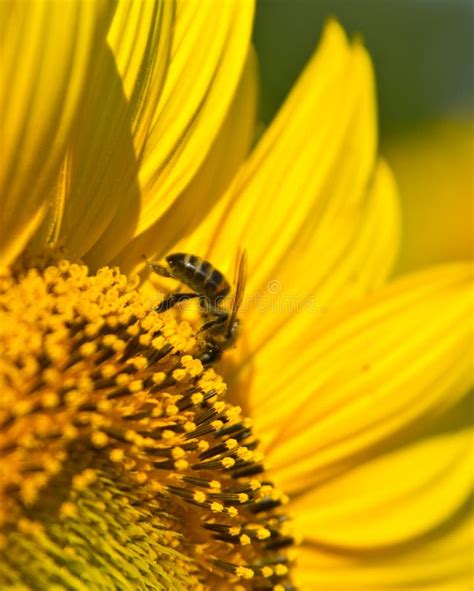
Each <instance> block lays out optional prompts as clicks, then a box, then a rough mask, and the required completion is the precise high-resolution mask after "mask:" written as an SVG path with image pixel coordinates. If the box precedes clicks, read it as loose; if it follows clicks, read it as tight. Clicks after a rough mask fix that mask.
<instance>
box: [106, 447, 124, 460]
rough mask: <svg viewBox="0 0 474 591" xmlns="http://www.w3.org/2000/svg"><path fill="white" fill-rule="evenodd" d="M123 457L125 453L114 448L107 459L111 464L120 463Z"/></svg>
mask: <svg viewBox="0 0 474 591" xmlns="http://www.w3.org/2000/svg"><path fill="white" fill-rule="evenodd" d="M124 455H125V452H124V451H123V449H120V448H115V449H113V450H111V452H110V453H109V458H110V461H111V462H121V461H122V460H123V458H124Z"/></svg>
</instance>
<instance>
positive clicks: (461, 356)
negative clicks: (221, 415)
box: [249, 264, 474, 491]
mask: <svg viewBox="0 0 474 591" xmlns="http://www.w3.org/2000/svg"><path fill="white" fill-rule="evenodd" d="M473 303H474V298H473V293H472V268H471V266H470V265H467V264H466V265H462V264H459V265H450V266H446V267H442V268H440V269H435V270H431V271H426V272H423V273H418V274H415V275H413V276H410V277H408V278H405V279H403V280H400V281H397V282H396V283H394V284H393V285H392V286H390V287H388V288H386V289H384V290H381V291H380V292H379V293H376V294H374V295H373V296H372V297H371V298H365V299H363V300H361V301H360V302H358V303H355V304H353V305H351V306H347V307H344V308H343V309H341V310H339V311H334V312H333V313H332V314H328V315H327V317H326V318H325V319H324V320H321V319H320V320H319V321H318V322H314V324H313V330H312V342H308V343H307V345H306V347H305V348H303V347H302V345H301V343H299V342H298V341H297V342H295V343H292V342H291V336H292V335H291V334H290V335H286V332H285V336H288V340H286V341H281V342H278V339H277V342H275V344H271V345H269V346H268V347H265V348H264V349H263V350H262V351H261V352H260V354H259V355H258V356H257V359H256V364H257V367H256V368H255V367H254V368H253V369H254V371H255V375H254V380H253V381H252V389H251V391H250V395H249V397H250V398H249V399H250V406H251V411H252V414H253V415H254V416H255V418H256V421H257V424H258V429H259V431H260V432H261V433H262V434H263V436H264V438H265V440H266V442H267V455H269V461H271V462H273V465H274V468H275V469H276V470H277V471H278V475H279V479H280V480H281V481H283V482H284V483H285V488H286V489H287V490H290V491H298V490H301V489H303V488H304V487H305V486H307V485H310V484H312V485H314V483H315V482H316V481H317V480H318V481H319V480H321V481H322V480H324V479H326V478H328V477H329V476H332V475H334V474H337V473H339V472H340V471H344V470H346V469H348V468H350V467H352V466H354V464H355V463H356V462H357V461H359V460H360V458H361V457H365V456H366V455H367V454H370V453H373V452H374V450H380V446H381V445H382V444H383V443H384V442H386V441H391V440H393V438H394V437H401V438H403V436H404V433H405V432H406V430H407V429H410V428H415V427H416V426H417V425H422V424H424V422H426V421H427V420H429V419H430V417H433V416H435V415H437V414H439V413H441V412H443V411H444V410H445V409H446V408H449V407H451V406H453V405H454V404H455V403H456V402H457V401H458V400H459V399H460V397H462V396H463V394H464V393H465V392H466V390H467V389H468V388H469V386H470V385H471V383H472V358H471V355H470V352H469V347H470V343H471V342H472V341H471V339H472V326H471V319H472V313H473ZM308 322H309V320H308ZM307 326H309V325H307ZM289 360H291V362H289ZM265 368H267V369H265Z"/></svg>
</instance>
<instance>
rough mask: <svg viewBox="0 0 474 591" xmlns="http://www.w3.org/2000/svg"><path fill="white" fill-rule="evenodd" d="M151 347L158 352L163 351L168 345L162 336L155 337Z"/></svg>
mask: <svg viewBox="0 0 474 591" xmlns="http://www.w3.org/2000/svg"><path fill="white" fill-rule="evenodd" d="M151 345H152V347H153V348H154V349H157V350H160V349H163V347H164V346H165V345H166V341H165V338H164V337H162V336H159V337H155V338H154V339H153V340H152V341H151Z"/></svg>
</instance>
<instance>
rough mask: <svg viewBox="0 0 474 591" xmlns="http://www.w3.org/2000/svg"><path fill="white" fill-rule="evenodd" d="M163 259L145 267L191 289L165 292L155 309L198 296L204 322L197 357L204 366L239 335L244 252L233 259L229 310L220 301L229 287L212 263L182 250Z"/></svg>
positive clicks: (244, 269) (245, 264)
mask: <svg viewBox="0 0 474 591" xmlns="http://www.w3.org/2000/svg"><path fill="white" fill-rule="evenodd" d="M165 261H166V263H167V265H160V264H159V263H148V266H149V268H150V269H151V270H152V271H153V272H154V273H157V274H158V275H161V276H163V277H171V278H173V279H176V280H178V281H180V282H181V283H184V284H185V285H186V286H187V287H188V288H190V289H191V290H192V291H190V292H175V293H171V294H169V295H168V296H167V297H165V299H164V300H163V301H162V302H161V303H160V304H158V306H156V308H155V310H156V311H157V312H164V311H166V310H169V309H170V308H172V307H173V306H174V305H175V304H177V303H179V302H184V301H186V300H190V299H193V298H197V299H199V305H200V307H201V310H202V313H203V317H204V319H205V322H204V324H203V325H202V326H201V328H200V329H199V332H200V333H202V334H203V335H204V338H203V343H202V347H201V351H200V352H199V354H198V357H199V359H200V360H201V361H202V363H203V364H204V365H209V364H211V363H214V362H215V361H218V360H219V359H220V358H221V356H222V353H223V352H224V351H225V350H226V349H229V348H230V347H232V346H233V345H234V344H235V342H236V340H237V337H238V334H239V327H240V321H239V319H238V318H237V313H238V311H239V308H240V305H241V304H242V299H243V295H244V290H245V280H246V273H247V256H246V252H245V251H242V252H241V253H240V254H239V256H238V257H237V259H236V266H235V278H234V282H235V293H234V297H233V300H232V306H231V309H230V312H228V311H227V310H225V309H224V308H223V307H222V302H223V300H224V298H225V297H227V296H228V295H229V293H230V291H231V287H230V285H229V283H228V281H227V280H226V278H225V277H224V275H223V274H222V273H221V272H220V271H219V270H218V269H216V268H215V267H214V266H213V265H212V263H210V262H209V261H206V260H204V259H202V258H201V257H198V256H196V255H194V254H186V253H182V252H177V253H173V254H170V255H168V256H167V257H165Z"/></svg>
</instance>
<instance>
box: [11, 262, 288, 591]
mask: <svg viewBox="0 0 474 591" xmlns="http://www.w3.org/2000/svg"><path fill="white" fill-rule="evenodd" d="M0 279H1V281H0V285H1V291H0V310H1V312H2V319H1V322H0V346H1V347H2V353H3V357H2V360H1V365H0V380H1V381H0V384H1V387H2V394H3V395H2V398H1V400H0V427H1V429H2V439H1V441H0V448H1V459H0V467H1V472H2V479H1V480H0V526H1V529H2V539H3V540H4V541H5V547H6V548H7V552H8V554H9V555H10V556H13V555H16V554H14V552H15V543H19V542H18V536H19V535H26V534H28V535H29V536H30V538H31V536H33V537H34V539H35V540H36V543H37V544H38V546H36V547H35V546H34V544H33V542H31V540H30V541H29V542H28V544H29V545H28V544H26V542H25V544H26V545H25V547H31V548H33V549H34V548H36V550H35V552H39V553H40V554H41V552H43V554H41V555H42V556H43V558H44V562H45V563H48V564H53V563H54V561H55V560H56V559H57V560H58V563H57V566H56V570H55V571H54V572H55V573H64V572H65V569H64V568H63V563H62V562H61V561H62V559H61V558H58V557H60V554H61V552H64V549H65V548H66V549H67V552H68V553H69V554H70V555H73V556H74V557H75V560H79V559H80V556H81V552H82V551H83V548H84V547H85V544H87V543H88V541H89V540H88V538H89V533H88V532H89V530H85V533H84V534H83V537H82V538H81V537H80V536H79V534H77V532H79V531H81V530H80V527H81V526H80V525H79V522H80V520H81V519H83V520H84V522H83V523H85V524H87V527H88V528H91V527H92V526H95V527H97V529H96V530H95V533H94V531H92V530H91V533H90V537H91V538H92V537H94V536H97V535H98V536H99V537H98V538H97V541H96V544H97V545H96V548H97V550H96V551H97V552H99V551H101V550H99V549H98V548H99V547H100V548H102V547H103V546H104V544H106V542H104V544H102V542H103V540H106V539H107V535H108V534H109V533H110V531H112V530H111V527H112V525H111V524H113V527H117V528H118V529H117V530H116V531H115V530H114V532H115V533H114V534H113V535H112V534H111V546H110V547H111V554H115V548H116V544H118V543H119V540H120V541H122V540H123V541H124V542H123V543H124V549H123V560H124V563H123V564H124V566H123V568H122V569H119V568H118V567H117V569H116V570H117V571H119V570H121V572H125V571H127V572H132V571H133V569H132V568H128V565H129V564H131V563H132V562H133V560H132V558H130V557H128V558H127V556H128V555H127V553H128V552H133V551H134V548H138V546H137V544H139V543H142V542H141V540H144V541H143V544H145V546H144V547H143V549H139V550H137V556H139V563H140V565H141V566H140V569H141V568H142V567H143V568H145V567H144V566H143V564H144V563H143V558H142V557H143V556H145V555H147V556H149V557H153V556H154V557H155V558H153V559H152V560H151V562H150V564H151V565H152V566H150V569H153V568H154V567H153V565H156V564H157V565H158V567H156V568H157V571H156V572H157V573H158V572H159V573H161V572H162V571H160V570H159V569H165V570H166V568H165V566H163V565H164V564H165V563H166V560H165V558H163V557H169V556H173V559H172V560H171V559H169V569H170V570H169V571H167V575H166V576H167V577H168V578H169V580H173V578H172V577H173V576H176V577H178V578H179V577H182V581H184V582H183V583H182V585H181V586H179V585H176V588H186V585H189V584H191V585H192V588H196V589H202V590H203V591H206V590H210V589H214V588H223V589H224V588H225V589H230V590H237V589H242V590H253V589H262V590H263V589H269V590H270V589H278V588H280V587H281V588H282V589H290V588H291V589H294V587H293V586H292V583H291V578H290V572H291V564H292V561H291V560H290V558H289V557H288V552H287V549H288V548H289V547H290V546H291V545H292V544H293V538H292V533H291V527H290V526H289V523H290V522H289V520H288V518H287V516H286V515H285V513H284V512H283V510H282V504H283V503H284V502H285V500H286V497H285V495H284V494H283V493H282V492H280V491H278V490H277V489H276V488H275V487H274V485H273V484H272V483H271V481H270V480H269V477H268V475H267V474H266V473H265V467H264V464H263V456H262V454H261V453H260V452H259V451H258V449H257V448H258V441H257V440H256V438H255V437H254V435H253V431H252V423H251V421H250V420H249V419H248V418H246V417H244V416H242V411H241V409H240V408H239V407H237V406H234V405H232V404H231V403H230V402H229V401H228V400H227V393H226V391H227V385H226V384H225V382H224V380H223V379H222V377H221V376H220V375H219V374H218V373H216V371H215V369H214V368H212V367H205V366H203V363H202V362H201V360H200V359H199V356H200V343H202V336H201V335H200V334H199V332H198V331H195V330H194V328H193V326H192V325H190V324H189V323H188V322H185V321H182V320H181V319H180V317H179V315H178V312H175V311H174V310H171V311H168V312H164V313H157V312H156V311H154V310H152V309H149V307H147V303H146V300H145V299H144V298H143V297H142V296H141V295H140V293H139V292H138V291H137V289H136V286H137V282H136V279H134V278H128V277H126V276H125V275H123V274H121V273H120V271H119V270H118V269H117V268H109V267H106V268H103V269H100V270H99V271H98V272H97V273H95V274H91V273H89V271H88V269H87V267H85V266H84V265H80V264H77V263H71V262H69V261H67V260H61V261H59V262H57V263H56V264H54V265H50V266H48V267H46V268H44V269H29V270H27V271H26V272H18V273H16V274H10V273H7V272H5V271H4V275H3V276H2V277H0ZM81 523H82V522H81ZM66 524H69V525H67V527H66ZM68 527H69V528H70V531H71V532H74V535H71V537H67V536H66V537H64V538H61V535H63V533H64V532H66V531H69V529H67V528H68ZM127 527H130V528H132V530H131V531H133V533H132V534H130V535H131V539H133V540H134V541H133V543H130V544H128V543H127V542H126V539H125V537H124V534H123V531H124V528H125V529H126V528H127ZM48 528H50V529H48ZM121 528H122V529H121ZM133 528H134V529H133ZM112 529H113V528H112ZM98 532H100V534H98ZM137 532H138V533H137ZM139 532H142V533H139ZM48 535H50V536H51V537H50V538H48V537H47V536H48ZM64 535H65V534H64ZM31 539H33V538H31ZM76 539H77V540H79V541H78V543H77V546H74V544H73V542H71V540H76ZM53 540H54V541H53ZM58 540H59V541H58ZM56 541H58V544H59V546H57V547H56V546H54V543H56ZM32 544H33V545H32ZM20 546H21V544H20ZM53 546H54V548H55V549H54V550H53ZM9 547H10V550H8V548H9ZM38 548H39V549H38ZM112 548H113V550H112ZM160 548H165V549H166V550H164V551H163V552H162V554H160ZM32 552H33V550H32ZM20 554H21V555H22V556H26V554H25V553H24V552H20ZM32 557H33V554H32ZM31 560H33V558H31ZM31 560H26V558H25V564H24V565H23V566H22V565H21V564H20V563H18V564H17V563H15V565H14V566H13V567H11V565H10V567H11V568H13V571H14V572H13V571H12V572H13V574H11V580H12V581H15V583H16V582H22V583H23V581H26V580H27V579H28V576H29V575H26V576H25V579H24V580H23V579H22V572H23V571H22V568H24V572H25V573H27V572H29V571H28V569H29V568H30V563H31ZM106 560H107V559H106V558H104V556H101V557H100V559H98V560H97V564H98V565H100V564H102V563H104V562H105V561H106ZM114 560H115V559H114ZM12 564H13V563H12ZM10 567H9V568H10ZM147 568H148V567H147ZM15 569H16V570H15ZM99 572H100V574H98V575H97V576H102V571H99ZM150 572H151V571H150ZM170 573H173V574H170ZM56 576H60V575H59V574H54V576H52V579H51V581H49V582H48V583H46V584H47V585H49V587H48V588H54V585H59V586H60V583H59V582H58V581H57V580H56V579H55V577H56ZM61 576H62V575H61ZM64 576H66V575H64ZM131 576H132V575H131ZM133 576H135V575H133ZM156 576H157V577H159V576H161V574H156ZM150 577H151V575H150ZM170 577H171V578H170ZM65 580H66V579H65ZM167 580H168V579H167ZM179 580H181V579H179ZM117 584H118V587H113V586H112V585H109V586H108V587H107V588H120V587H121V583H117ZM63 587H64V588H65V587H68V583H67V582H64V584H63ZM63 587H61V588H63ZM132 587H133V585H132ZM58 588H59V587H58ZM68 588H69V587H68ZM81 588H82V587H81ZM104 588H105V586H104ZM127 588H128V586H127ZM130 588H131V587H130ZM157 588H158V586H157ZM160 588H161V587H160Z"/></svg>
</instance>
